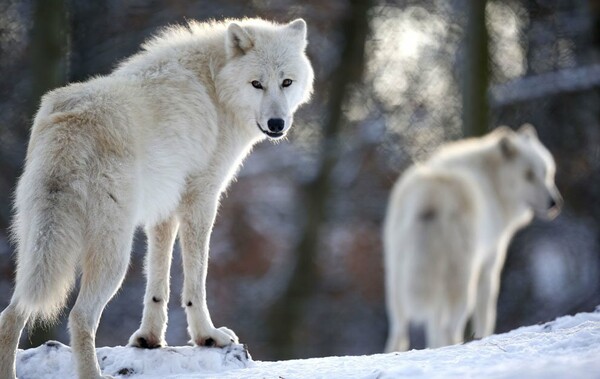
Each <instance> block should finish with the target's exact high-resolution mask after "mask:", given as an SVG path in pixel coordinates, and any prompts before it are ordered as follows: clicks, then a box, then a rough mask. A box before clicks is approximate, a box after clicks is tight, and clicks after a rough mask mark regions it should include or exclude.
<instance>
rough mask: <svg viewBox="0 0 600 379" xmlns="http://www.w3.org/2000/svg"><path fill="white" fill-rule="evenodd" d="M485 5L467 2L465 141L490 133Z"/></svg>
mask: <svg viewBox="0 0 600 379" xmlns="http://www.w3.org/2000/svg"><path fill="white" fill-rule="evenodd" d="M485 5H486V1H485V0H468V1H467V29H466V30H465V41H466V46H465V64H464V71H463V91H462V93H463V110H462V112H463V115H462V118H463V133H464V136H465V137H472V136H481V135H483V134H485V133H487V130H488V103H487V87H488V82H489V51H488V31H487V26H486V21H485Z"/></svg>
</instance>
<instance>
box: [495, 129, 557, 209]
mask: <svg viewBox="0 0 600 379" xmlns="http://www.w3.org/2000/svg"><path fill="white" fill-rule="evenodd" d="M492 135H493V136H494V137H495V138H497V143H498V151H499V155H500V156H501V159H502V160H503V161H504V162H503V164H501V165H499V176H500V177H499V180H500V181H501V183H502V184H501V185H502V186H504V188H505V189H506V191H507V194H508V196H510V197H511V198H513V201H514V202H515V203H517V204H520V205H521V206H524V207H525V208H528V209H530V210H532V211H533V213H534V214H535V215H536V216H539V217H541V218H544V219H552V218H554V217H556V215H558V213H559V212H560V208H561V206H562V197H561V195H560V193H559V191H558V189H557V188H556V185H555V184H554V174H555V172H556V165H555V163H554V159H553V158H552V155H551V154H550V152H549V151H548V149H546V147H545V146H544V145H542V143H541V142H540V140H539V139H538V136H537V132H536V131H535V128H534V127H533V126H532V125H530V124H524V125H523V126H521V128H520V129H519V130H518V131H517V132H514V131H512V130H511V129H509V128H507V127H500V128H498V129H497V130H496V131H495V132H494V133H492Z"/></svg>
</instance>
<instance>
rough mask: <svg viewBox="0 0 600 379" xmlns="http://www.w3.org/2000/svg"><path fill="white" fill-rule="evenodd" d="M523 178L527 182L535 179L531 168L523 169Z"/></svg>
mask: <svg viewBox="0 0 600 379" xmlns="http://www.w3.org/2000/svg"><path fill="white" fill-rule="evenodd" d="M525 179H526V180H527V181H528V182H533V181H534V180H535V173H534V172H533V170H532V169H529V170H527V171H525Z"/></svg>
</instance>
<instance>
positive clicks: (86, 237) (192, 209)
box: [0, 19, 313, 379]
mask: <svg viewBox="0 0 600 379" xmlns="http://www.w3.org/2000/svg"><path fill="white" fill-rule="evenodd" d="M306 44H307V42H306V23H305V22H304V20H302V19H297V20H295V21H293V22H291V23H289V24H286V25H280V24H275V23H271V22H267V21H264V20H260V19H244V20H227V21H224V22H211V23H197V22H192V23H190V24H189V25H188V26H187V27H173V28H171V29H168V30H166V31H165V32H163V33H162V34H161V35H159V36H158V37H156V38H154V39H152V40H150V41H149V42H147V43H146V44H145V45H144V46H143V47H144V50H143V51H142V52H140V53H139V54H137V55H135V56H133V57H132V58H130V59H128V60H126V61H125V62H124V63H122V64H121V65H120V66H119V67H118V68H117V69H116V70H115V71H114V72H113V73H112V74H110V75H108V76H105V77H98V78H94V79H92V80H90V81H88V82H86V83H78V84H72V85H70V86H67V87H65V88H60V89H57V90H54V91H52V92H50V93H48V94H47V95H45V96H44V98H43V100H42V104H41V107H40V109H39V112H38V113H37V116H36V118H35V121H34V125H33V130H32V132H31V139H30V142H29V148H28V152H27V160H26V166H25V171H24V173H23V175H22V177H21V179H20V181H19V184H18V187H17V190H16V201H15V208H16V216H15V220H14V230H13V232H14V237H15V240H16V242H17V244H18V246H17V272H16V284H15V290H14V294H13V296H12V299H11V302H10V305H9V306H8V307H7V308H6V309H5V310H4V312H2V315H1V316H0V377H1V378H2V379H7V378H14V377H15V367H14V360H15V351H16V348H17V344H18V340H19V336H20V334H21V331H22V329H23V327H24V325H25V323H26V322H27V320H32V319H36V318H42V319H52V318H54V317H56V315H57V313H58V312H59V311H60V309H61V307H62V306H63V304H64V302H65V300H66V298H67V294H68V292H69V290H70V289H71V287H72V285H73V283H74V281H75V278H76V275H77V272H78V271H81V288H80V290H79V296H78V297H77V301H76V302H75V305H74V307H73V309H72V311H71V313H70V316H69V329H70V333H71V346H72V349H73V352H74V355H75V359H76V362H77V370H78V375H79V377H80V378H83V379H91V378H101V377H103V376H101V373H100V369H99V366H98V361H97V358H96V354H95V349H94V340H95V332H96V329H97V326H98V322H99V319H100V315H101V313H102V310H103V309H104V306H105V304H106V303H107V302H108V301H109V299H110V298H111V297H112V296H113V294H114V293H115V291H116V290H117V289H118V288H119V286H120V284H121V281H122V279H123V276H124V275H125V272H126V270H127V265H128V261H129V255H130V248H131V241H132V236H133V233H134V229H135V228H136V226H137V225H144V226H145V227H146V233H147V235H148V256H147V261H146V271H147V287H146V295H145V298H144V313H143V318H142V322H141V326H140V328H139V330H138V331H137V332H135V334H133V336H132V337H131V339H130V341H129V343H130V345H132V346H139V347H158V346H161V345H164V344H165V340H164V336H165V328H166V323H167V302H168V299H169V269H170V264H171V252H172V246H173V243H174V240H175V237H176V234H177V233H178V229H179V238H180V240H181V244H182V250H183V261H184V274H185V281H184V288H183V293H182V303H183V306H184V307H185V311H186V314H187V322H188V326H189V327H188V330H189V334H190V336H191V340H192V342H193V343H195V344H196V345H216V346H224V345H228V344H231V343H232V342H237V337H236V335H235V334H234V333H233V332H232V331H230V330H229V329H227V328H218V329H217V328H215V327H214V326H213V323H212V321H211V318H210V315H209V312H208V308H207V304H206V287H205V280H206V268H207V262H208V246H209V237H210V234H211V230H212V227H213V222H214V219H215V214H216V211H217V205H218V200H219V196H220V194H221V192H222V191H223V190H224V188H225V187H226V186H227V184H228V183H229V182H230V180H231V178H232V176H233V175H234V174H235V172H236V170H237V168H238V166H239V164H240V162H241V161H242V159H243V158H244V156H245V155H246V154H247V153H248V152H249V151H250V149H251V147H252V145H253V144H255V143H256V142H257V141H259V140H261V139H265V138H266V137H269V138H271V139H278V138H281V137H283V136H285V135H286V132H287V131H288V130H289V128H290V126H291V124H292V117H293V114H294V112H295V111H296V109H297V108H298V106H299V105H301V104H302V103H304V102H306V101H307V100H308V98H309V97H310V93H311V91H312V82H313V70H312V67H311V65H310V62H309V60H308V59H307V57H306V54H305V48H306ZM106 377H107V376H104V378H106Z"/></svg>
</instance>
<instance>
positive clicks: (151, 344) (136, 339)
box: [127, 330, 167, 349]
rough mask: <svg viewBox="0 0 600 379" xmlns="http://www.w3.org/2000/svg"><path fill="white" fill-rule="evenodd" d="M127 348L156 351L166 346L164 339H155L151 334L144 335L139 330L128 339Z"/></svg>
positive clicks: (144, 333)
mask: <svg viewBox="0 0 600 379" xmlns="http://www.w3.org/2000/svg"><path fill="white" fill-rule="evenodd" d="M127 346H131V347H139V348H142V349H156V348H159V347H164V346H167V342H166V341H165V340H164V339H161V338H158V337H156V336H155V335H154V334H152V333H146V332H143V331H141V330H138V331H137V332H135V333H133V335H132V336H131V338H129V343H128V344H127Z"/></svg>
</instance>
